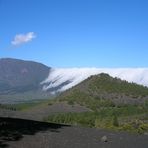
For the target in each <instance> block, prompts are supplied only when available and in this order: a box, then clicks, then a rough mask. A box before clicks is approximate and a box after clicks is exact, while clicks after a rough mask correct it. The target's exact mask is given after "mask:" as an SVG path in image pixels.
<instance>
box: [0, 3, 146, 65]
mask: <svg viewBox="0 0 148 148" xmlns="http://www.w3.org/2000/svg"><path fill="white" fill-rule="evenodd" d="M147 8H148V1H147V0H0V20H1V21H0V58H4V57H11V58H18V59H25V60H35V61H38V62H42V63H44V64H46V65H48V66H51V67H148V9H147Z"/></svg>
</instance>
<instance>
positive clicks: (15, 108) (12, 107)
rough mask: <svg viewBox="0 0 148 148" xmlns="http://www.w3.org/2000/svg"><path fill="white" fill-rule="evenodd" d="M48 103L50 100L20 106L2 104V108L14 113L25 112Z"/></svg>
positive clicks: (20, 104)
mask: <svg viewBox="0 0 148 148" xmlns="http://www.w3.org/2000/svg"><path fill="white" fill-rule="evenodd" d="M48 102H49V100H42V101H38V102H28V103H19V104H0V108H1V109H6V110H12V111H25V110H28V109H31V108H33V107H36V106H41V105H47V104H48Z"/></svg>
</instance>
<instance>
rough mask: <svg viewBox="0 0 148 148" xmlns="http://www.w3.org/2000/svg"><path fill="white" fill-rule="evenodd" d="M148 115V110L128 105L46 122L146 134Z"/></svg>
mask: <svg viewBox="0 0 148 148" xmlns="http://www.w3.org/2000/svg"><path fill="white" fill-rule="evenodd" d="M147 115H148V108H145V107H144V106H141V107H138V106H131V105H128V106H124V107H111V108H108V107H107V108H103V109H100V111H92V112H85V113H60V114H54V115H50V116H48V117H47V118H45V119H44V121H48V122H54V123H63V124H71V125H80V126H86V127H95V128H105V129H114V130H124V131H129V132H137V133H144V132H145V131H148V122H147V118H148V117H147Z"/></svg>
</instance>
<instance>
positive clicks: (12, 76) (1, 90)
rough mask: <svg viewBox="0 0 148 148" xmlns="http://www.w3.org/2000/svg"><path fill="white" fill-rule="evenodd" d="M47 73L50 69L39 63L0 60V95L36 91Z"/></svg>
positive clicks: (8, 59)
mask: <svg viewBox="0 0 148 148" xmlns="http://www.w3.org/2000/svg"><path fill="white" fill-rule="evenodd" d="M49 71H50V68H49V67H47V66H45V65H43V64H41V63H36V62H32V61H24V60H18V59H10V58H5V59H0V94H8V93H18V92H26V91H31V90H38V89H40V88H41V86H40V82H41V81H43V80H44V79H45V78H46V77H47V76H48V75H49Z"/></svg>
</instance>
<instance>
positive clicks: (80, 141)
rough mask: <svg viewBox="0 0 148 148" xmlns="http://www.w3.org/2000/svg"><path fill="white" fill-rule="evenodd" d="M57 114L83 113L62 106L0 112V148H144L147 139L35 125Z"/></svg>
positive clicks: (116, 133)
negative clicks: (43, 118)
mask: <svg viewBox="0 0 148 148" xmlns="http://www.w3.org/2000/svg"><path fill="white" fill-rule="evenodd" d="M57 110H58V112H69V111H71V112H78V111H80V112H81V111H87V109H86V108H83V107H82V108H81V107H80V106H75V107H72V106H71V107H70V106H67V105H65V104H56V105H55V106H46V107H45V106H44V107H43V108H42V107H40V108H38V107H36V108H33V109H31V110H30V111H23V112H20V111H9V110H5V109H0V117H1V118H0V148H6V147H10V148H148V135H137V134H130V133H126V132H113V131H107V130H102V129H93V128H84V127H76V126H68V125H60V124H52V123H45V122H39V121H40V120H41V119H42V117H45V116H47V115H49V113H55V112H57ZM8 117H11V118H8ZM29 119H31V120H29ZM104 136H105V137H106V140H104V141H103V140H102V137H104Z"/></svg>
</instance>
